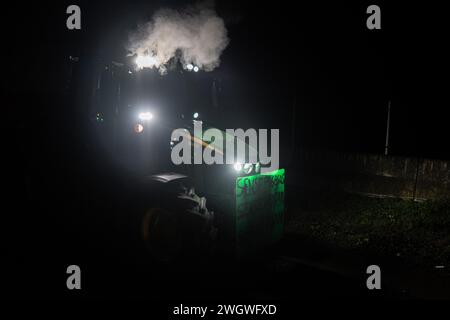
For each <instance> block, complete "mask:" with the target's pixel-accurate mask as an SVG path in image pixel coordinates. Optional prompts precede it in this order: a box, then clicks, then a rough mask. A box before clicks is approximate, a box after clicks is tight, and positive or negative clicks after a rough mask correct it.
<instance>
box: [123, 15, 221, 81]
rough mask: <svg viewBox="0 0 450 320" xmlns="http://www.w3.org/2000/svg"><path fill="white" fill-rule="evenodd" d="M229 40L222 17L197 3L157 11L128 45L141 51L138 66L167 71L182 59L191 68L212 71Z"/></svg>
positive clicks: (132, 51) (136, 53) (185, 65)
mask: <svg viewBox="0 0 450 320" xmlns="http://www.w3.org/2000/svg"><path fill="white" fill-rule="evenodd" d="M228 42H229V40H228V37H227V30H226V28H225V24H224V22H223V20H222V18H220V17H218V16H217V14H216V12H215V11H214V10H213V9H211V8H205V7H199V6H197V7H190V8H187V9H184V10H182V11H177V10H173V9H161V10H159V11H157V12H156V13H155V14H154V16H153V17H152V19H151V21H149V22H147V23H145V24H143V25H141V26H140V27H139V28H138V30H137V32H135V33H133V34H132V35H131V36H130V44H129V47H128V49H129V51H130V55H137V59H138V60H137V64H138V67H147V68H157V69H158V70H159V71H160V72H161V73H165V72H166V71H167V67H168V65H169V63H172V62H174V61H175V62H177V61H179V62H180V63H181V65H182V66H183V68H185V69H188V70H192V69H193V68H194V70H195V71H197V70H199V69H200V70H204V71H212V70H213V69H214V68H216V67H218V66H219V64H220V55H221V53H222V51H223V50H224V49H225V48H226V46H227V45H228ZM195 67H197V68H195Z"/></svg>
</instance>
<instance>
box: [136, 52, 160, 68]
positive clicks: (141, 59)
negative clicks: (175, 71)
mask: <svg viewBox="0 0 450 320" xmlns="http://www.w3.org/2000/svg"><path fill="white" fill-rule="evenodd" d="M136 65H137V67H138V68H139V69H144V68H153V67H154V66H155V65H156V59H155V58H154V57H152V56H150V55H143V56H137V58H136Z"/></svg>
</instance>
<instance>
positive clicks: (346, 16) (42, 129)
mask: <svg viewBox="0 0 450 320" xmlns="http://www.w3.org/2000/svg"><path fill="white" fill-rule="evenodd" d="M74 3H76V4H78V5H79V6H80V7H81V12H82V30H81V31H69V30H67V29H66V18H67V15H66V13H65V10H66V8H67V6H68V5H70V4H72V2H70V3H69V2H67V1H58V2H54V3H50V2H49V3H44V2H30V3H26V4H25V3H21V2H20V3H19V2H16V3H12V2H11V3H5V4H3V5H2V8H1V12H2V19H1V30H2V38H1V41H2V43H3V45H2V54H1V56H2V71H3V74H2V77H1V81H2V84H1V86H2V92H3V98H2V100H3V103H2V109H3V113H2V121H1V127H2V142H3V152H2V167H3V170H4V172H3V177H4V178H3V179H2V180H3V186H4V187H3V188H2V189H3V191H2V194H3V196H4V201H2V202H3V210H2V211H3V213H2V215H3V219H2V223H1V226H2V248H3V249H4V250H3V252H4V256H5V259H4V260H3V261H5V262H4V263H3V264H2V268H4V270H5V272H4V273H2V274H3V275H5V274H6V275H8V276H7V278H8V280H7V284H8V285H6V286H5V289H4V293H5V295H11V294H13V295H14V294H18V295H21V294H28V295H31V296H34V295H35V294H38V293H39V292H41V291H40V290H44V292H46V293H47V294H50V295H53V294H54V292H58V291H57V290H59V289H60V290H61V291H63V289H64V285H65V280H64V279H65V270H64V269H62V266H65V265H68V264H71V263H73V262H72V261H73V259H74V258H73V257H84V258H83V259H85V260H84V261H86V263H91V264H93V265H95V261H96V255H97V253H98V251H97V248H96V246H95V243H90V242H89V243H88V242H86V240H82V239H86V238H85V236H86V235H87V234H89V235H95V234H97V229H96V228H97V227H98V226H99V225H100V223H97V222H93V223H91V221H90V220H89V219H90V218H89V216H90V215H94V214H95V212H92V211H90V210H89V208H86V207H84V202H83V201H84V200H83V199H85V196H86V193H89V191H90V190H91V189H89V185H92V184H91V182H93V181H97V182H98V181H102V183H104V185H108V182H109V181H111V180H113V179H114V178H112V176H113V174H111V171H108V169H107V168H108V167H107V165H105V166H99V165H98V163H96V161H100V160H95V159H96V158H95V156H94V155H93V154H86V153H85V151H84V150H85V149H84V144H85V140H84V139H85V138H86V135H87V133H86V132H84V131H83V130H84V127H83V120H82V115H81V114H80V112H79V110H76V109H75V108H76V107H75V106H77V104H75V103H73V102H71V101H65V100H64V89H65V86H66V83H65V79H66V78H65V75H66V72H67V70H66V69H65V67H66V62H67V57H68V56H69V55H73V56H78V57H80V58H81V59H87V60H92V61H94V60H95V59H104V60H108V59H110V60H112V59H115V60H118V61H120V59H122V57H123V56H124V55H125V54H126V52H125V50H124V48H123V44H124V42H125V41H126V39H127V36H128V34H129V32H130V31H131V30H133V29H134V28H136V25H137V24H138V23H139V22H140V21H146V20H148V19H149V18H150V17H151V15H152V13H153V12H154V10H156V9H158V8H160V7H161V6H171V7H175V8H176V7H178V6H180V5H183V4H184V3H185V2H183V1H127V2H123V1H98V2H97V1H89V2H81V1H77V2H74ZM370 4H373V3H372V2H346V3H343V2H336V1H333V2H332V1H330V2H329V3H327V2H322V1H319V2H315V1H314V2H313V1H311V2H292V1H277V2H262V1H255V2H241V1H217V2H216V10H217V12H218V15H219V16H221V17H223V18H224V20H225V23H226V26H227V29H228V32H229V38H230V39H231V42H230V44H229V46H228V47H227V48H226V49H225V51H224V53H223V55H222V59H221V60H222V64H221V66H220V68H219V69H218V70H217V71H215V72H216V74H217V75H218V76H220V77H221V78H222V79H223V86H224V90H225V92H226V93H225V94H226V101H227V107H228V108H230V117H229V119H227V121H230V123H232V124H233V126H232V127H236V128H237V127H255V128H280V131H281V137H282V140H283V143H282V146H283V148H284V150H290V149H292V148H293V147H294V146H293V145H292V144H291V143H292V141H295V147H296V148H298V149H302V148H306V149H326V150H337V151H352V152H371V153H383V151H384V141H385V130H386V113H387V105H388V101H391V103H392V104H391V107H392V115H391V149H390V150H391V154H393V155H405V156H413V157H430V158H438V159H449V158H450V149H449V143H448V131H449V126H448V116H447V112H446V111H447V108H448V103H447V97H446V93H447V90H446V89H447V85H448V81H447V76H448V61H447V57H448V54H447V53H448V51H447V50H448V49H447V48H446V42H447V39H448V34H447V32H446V29H445V19H443V18H442V17H441V15H442V14H443V13H444V10H443V8H442V7H440V5H431V4H425V3H423V4H421V5H415V4H411V3H406V4H400V3H398V4H393V3H392V2H389V3H387V2H379V1H377V2H375V3H374V4H378V5H379V6H380V7H381V12H382V29H381V30H368V29H367V28H366V18H367V16H368V15H367V14H366V13H365V11H366V8H367V6H368V5H370ZM293 108H295V110H296V111H295V121H294V123H293V121H292V119H293ZM241 110H245V114H246V115H248V114H252V115H253V116H252V117H248V116H242V117H240V116H239V112H240V111H241ZM292 132H294V136H295V139H292V138H293V137H292V134H293V133H292ZM102 161H103V160H102ZM281 161H283V159H281ZM101 164H102V165H103V164H104V163H101ZM99 168H100V169H99ZM101 168H103V169H101ZM80 173H81V174H80ZM102 179H103V180H102ZM99 197H100V198H101V196H99ZM102 199H103V198H102ZM104 199H106V200H105V201H107V199H108V196H107V195H106V196H104ZM62 208H63V209H62ZM102 218H105V216H102ZM93 220H95V219H93ZM99 220H100V219H99ZM88 221H89V222H88ZM92 237H93V238H92V239H97V238H95V237H94V236H92ZM98 237H99V238H102V239H103V237H104V234H103V233H102V235H101V236H98ZM89 239H90V238H89ZM79 241H81V242H82V245H81V246H78V245H77V244H78V243H79ZM83 241H84V242H83ZM86 248H90V251H89V253H88V254H85V253H86V251H84V250H85V249H86ZM98 250H101V249H98ZM103 267H104V266H102V265H97V268H98V269H102V268H103ZM105 268H106V267H105ZM33 270H38V271H36V273H37V274H41V275H42V276H40V277H39V276H38V277H37V278H38V279H36V281H37V282H36V283H37V284H36V286H35V287H33V288H32V289H27V288H28V286H27V283H28V280H27V277H26V274H28V273H29V272H30V271H33ZM61 270H63V271H61ZM55 274H58V276H55ZM61 279H62V282H61ZM60 282H61V283H62V284H61V283H60ZM55 290H56V291H55Z"/></svg>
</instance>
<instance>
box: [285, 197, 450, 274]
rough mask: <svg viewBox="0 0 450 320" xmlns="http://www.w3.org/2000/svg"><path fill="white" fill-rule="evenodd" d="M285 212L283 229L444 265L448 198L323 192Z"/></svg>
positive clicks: (449, 248)
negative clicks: (416, 199) (413, 198)
mask: <svg viewBox="0 0 450 320" xmlns="http://www.w3.org/2000/svg"><path fill="white" fill-rule="evenodd" d="M300 202H301V201H300ZM313 203H314V205H311V204H313ZM288 217H290V218H288V222H289V223H288V227H287V232H289V231H295V232H296V233H299V234H302V235H305V236H308V237H311V238H314V239H317V240H320V241H323V242H325V243H329V244H331V245H333V246H337V247H340V248H344V249H351V250H367V251H368V252H374V253H376V254H379V255H382V256H395V257H400V258H401V259H402V260H406V261H407V262H409V263H413V264H415V265H419V266H424V267H430V266H435V265H445V266H446V268H448V267H449V263H450V202H449V201H426V202H413V201H406V200H400V199H376V198H367V197H363V196H357V195H339V196H337V195H334V196H331V197H328V196H322V197H321V198H319V199H314V201H311V200H309V204H306V205H302V204H300V205H299V206H295V207H294V208H288Z"/></svg>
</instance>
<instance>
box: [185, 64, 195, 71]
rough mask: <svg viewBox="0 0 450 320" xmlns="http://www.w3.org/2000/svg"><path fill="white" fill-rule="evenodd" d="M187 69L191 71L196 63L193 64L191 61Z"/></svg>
mask: <svg viewBox="0 0 450 320" xmlns="http://www.w3.org/2000/svg"><path fill="white" fill-rule="evenodd" d="M186 69H188V70H189V71H192V69H194V65H193V64H191V63H189V64H188V65H187V66H186Z"/></svg>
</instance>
